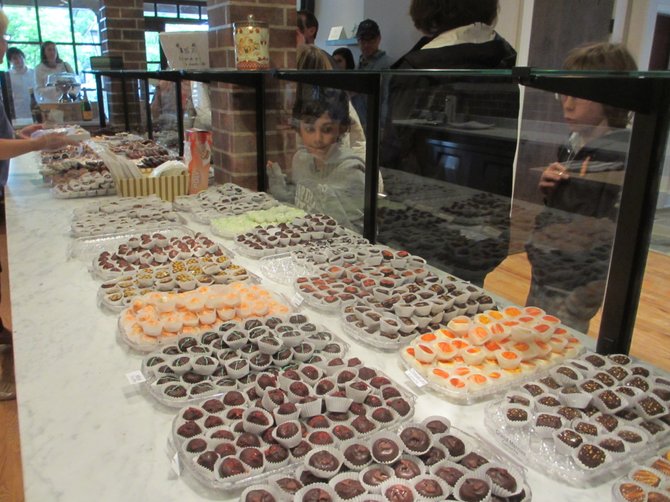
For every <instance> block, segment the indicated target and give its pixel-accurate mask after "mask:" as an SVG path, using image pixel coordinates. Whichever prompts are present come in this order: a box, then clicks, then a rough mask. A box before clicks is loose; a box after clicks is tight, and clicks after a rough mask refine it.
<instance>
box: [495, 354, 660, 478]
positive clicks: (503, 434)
mask: <svg viewBox="0 0 670 502" xmlns="http://www.w3.org/2000/svg"><path fill="white" fill-rule="evenodd" d="M589 355H591V354H590V353H588V354H585V355H584V356H582V357H581V358H579V359H575V360H573V361H578V362H582V361H584V358H585V357H588V356H589ZM585 379H586V378H585ZM624 381H625V380H624ZM618 385H623V383H619V384H618ZM612 388H615V387H612ZM666 389H668V390H670V388H668V387H666ZM512 392H515V393H518V394H523V395H524V396H528V394H526V393H524V390H523V389H522V388H517V387H515V388H514V390H513V391H512ZM554 395H558V394H556V391H554ZM644 395H647V394H646V393H645V394H644ZM644 395H642V396H640V397H644ZM559 399H560V395H559ZM505 404H506V400H503V401H498V402H494V403H491V404H490V405H489V406H488V407H487V409H486V412H485V414H484V417H485V418H484V420H485V424H486V427H487V428H488V430H489V431H490V432H491V433H492V434H494V435H495V436H496V437H497V438H499V439H500V440H501V443H502V444H503V445H504V446H505V448H507V449H508V450H509V451H511V452H512V453H513V454H514V455H519V456H523V458H524V459H525V462H526V463H527V465H528V466H530V467H532V468H533V469H536V470H538V471H540V472H544V473H546V474H547V475H548V476H550V477H552V478H555V479H558V480H560V481H563V482H566V483H569V484H570V485H573V486H580V487H588V486H595V485H599V484H602V483H605V482H609V481H612V479H614V478H616V477H618V476H621V475H622V474H623V473H624V472H626V471H627V470H629V469H631V468H632V467H633V466H634V465H635V464H636V463H639V462H640V461H642V460H643V459H644V458H646V457H648V456H649V455H650V453H651V452H654V451H656V449H657V448H660V447H664V446H668V445H669V444H670V426H664V430H663V431H662V432H659V433H657V434H656V435H655V436H653V437H650V435H649V434H648V433H647V431H646V430H645V429H644V428H642V427H640V426H639V423H641V422H640V420H635V421H632V422H631V421H626V420H624V419H623V418H621V417H619V418H618V426H617V427H616V428H615V429H614V432H615V433H616V431H618V430H620V429H621V428H622V427H624V428H625V427H634V428H636V429H639V430H641V435H642V436H643V437H645V438H647V439H648V442H643V443H642V444H641V445H640V446H638V447H637V448H636V447H633V448H631V447H630V445H629V446H628V447H629V448H630V449H629V451H627V452H626V453H624V454H621V455H620V456H619V457H616V456H613V455H611V454H610V455H609V456H608V460H607V461H606V462H605V463H603V464H601V465H600V466H598V467H597V468H595V469H589V470H586V469H585V468H582V467H580V466H579V465H578V464H577V463H576V461H574V460H573V459H572V457H570V456H568V455H563V454H561V453H560V452H557V450H556V448H555V446H554V440H553V438H552V437H549V438H541V437H538V435H537V434H536V433H535V432H534V428H533V425H532V424H533V421H534V420H533V419H534V418H535V416H536V414H538V413H542V411H539V410H538V409H537V408H535V410H532V409H531V410H530V411H529V415H530V416H531V417H533V419H531V420H530V422H529V424H528V425H525V426H522V427H511V426H509V425H508V424H507V423H506V421H505V418H504V405H505ZM666 404H667V403H666ZM598 415H599V413H597V414H596V415H594V416H595V417H597V416H598ZM579 420H583V421H588V422H590V423H593V424H597V422H596V421H594V420H592V419H590V418H589V417H587V416H584V417H583V418H581V419H579ZM657 423H658V422H657ZM661 424H662V422H661ZM607 434H609V433H608V432H607V431H605V430H604V429H602V428H599V434H598V437H602V436H605V435H607ZM588 438H589V436H587V435H584V442H587V441H588ZM597 441H598V440H597V439H596V440H591V441H590V442H592V443H597Z"/></svg>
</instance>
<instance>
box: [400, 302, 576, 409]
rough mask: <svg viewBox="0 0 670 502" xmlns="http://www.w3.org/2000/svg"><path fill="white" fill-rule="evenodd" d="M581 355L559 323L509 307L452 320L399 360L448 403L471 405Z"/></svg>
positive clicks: (417, 342)
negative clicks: (445, 398) (446, 399)
mask: <svg viewBox="0 0 670 502" xmlns="http://www.w3.org/2000/svg"><path fill="white" fill-rule="evenodd" d="M581 351H582V346H581V344H580V342H579V341H578V340H577V339H576V338H574V337H573V336H571V335H570V334H569V333H568V331H567V330H566V329H564V328H563V327H562V326H561V323H560V320H559V319H558V318H556V317H554V316H551V315H547V314H545V313H544V311H542V310H541V309H539V308H536V307H515V306H509V307H506V308H504V309H502V310H501V311H488V312H485V313H483V314H477V315H474V316H471V317H464V316H458V317H454V318H452V319H451V320H450V321H449V322H448V323H446V324H445V326H444V327H443V328H441V329H437V330H434V331H431V332H429V333H426V334H424V335H421V336H419V337H417V338H415V339H414V340H413V341H412V342H411V344H410V345H409V346H408V347H405V348H403V349H402V350H401V352H400V356H401V358H402V360H403V362H404V364H405V366H406V367H408V368H413V369H415V370H416V371H418V372H419V373H420V374H421V375H422V376H423V377H424V378H425V379H426V381H427V382H428V385H429V386H430V387H431V388H433V389H435V390H437V391H439V392H440V393H442V394H443V395H445V396H446V397H447V398H448V399H450V400H454V401H457V402H473V401H476V400H479V399H485V398H488V397H491V396H492V395H494V394H496V393H499V392H501V390H503V389H507V388H509V387H510V386H511V385H513V384H515V383H516V382H519V381H523V380H527V379H529V378H532V377H533V376H535V375H537V374H542V373H546V371H547V370H548V369H549V368H551V367H553V366H556V365H557V364H559V363H560V362H561V361H563V360H564V359H565V358H569V357H574V356H576V355H578V354H579V353H580V352H581ZM539 399H540V402H539V404H543V402H542V400H546V401H547V402H546V403H544V404H546V406H547V407H551V406H552V405H553V406H555V407H558V406H559V405H560V401H558V400H557V399H555V398H554V397H553V396H543V397H541V398H539ZM550 399H551V401H549V400H550Z"/></svg>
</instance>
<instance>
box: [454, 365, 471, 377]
mask: <svg viewBox="0 0 670 502" xmlns="http://www.w3.org/2000/svg"><path fill="white" fill-rule="evenodd" d="M469 373H471V371H470V368H467V367H465V366H459V367H458V368H455V369H454V374H456V375H458V376H465V375H468V374H469Z"/></svg>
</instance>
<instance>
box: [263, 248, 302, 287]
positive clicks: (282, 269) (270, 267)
mask: <svg viewBox="0 0 670 502" xmlns="http://www.w3.org/2000/svg"><path fill="white" fill-rule="evenodd" d="M258 263H259V265H260V269H261V272H262V273H263V276H265V277H267V278H268V279H270V280H271V281H274V282H277V283H279V284H285V285H288V284H291V283H293V281H294V280H295V279H296V278H297V277H299V276H301V275H306V274H309V273H311V272H312V271H311V270H310V269H308V268H307V267H303V266H301V265H299V264H297V263H296V262H295V260H294V259H293V256H292V255H291V253H281V254H276V255H274V256H266V257H264V258H261V259H260V260H259V262H258Z"/></svg>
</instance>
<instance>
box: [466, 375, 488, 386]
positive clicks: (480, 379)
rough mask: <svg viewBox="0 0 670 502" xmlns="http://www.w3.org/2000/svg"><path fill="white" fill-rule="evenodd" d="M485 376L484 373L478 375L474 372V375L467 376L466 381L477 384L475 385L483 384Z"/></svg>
mask: <svg viewBox="0 0 670 502" xmlns="http://www.w3.org/2000/svg"><path fill="white" fill-rule="evenodd" d="M486 380H487V378H486V377H485V376H484V375H480V374H479V373H475V374H474V375H470V376H469V377H468V381H470V382H472V383H474V384H477V385H483V384H485V383H486Z"/></svg>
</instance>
